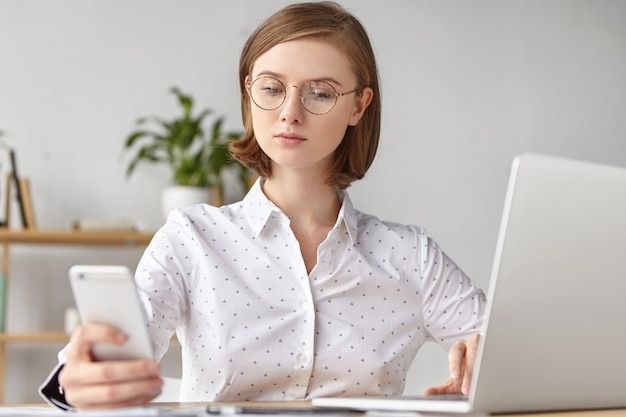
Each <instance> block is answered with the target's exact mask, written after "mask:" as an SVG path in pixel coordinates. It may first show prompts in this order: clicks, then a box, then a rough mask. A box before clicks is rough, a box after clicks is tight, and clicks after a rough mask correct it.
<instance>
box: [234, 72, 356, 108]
mask: <svg viewBox="0 0 626 417" xmlns="http://www.w3.org/2000/svg"><path fill="white" fill-rule="evenodd" d="M262 78H270V79H272V80H276V81H278V82H279V83H280V85H282V86H283V87H284V91H283V99H282V101H281V102H280V104H279V105H278V106H276V107H274V108H273V109H266V108H264V107H261V106H259V104H258V103H257V102H256V101H255V100H254V97H253V96H252V84H254V83H255V82H257V81H258V80H260V79H262ZM313 82H322V83H325V84H328V85H329V86H330V88H332V89H333V91H334V92H335V93H334V95H333V96H334V97H335V102H334V103H333V105H332V106H331V107H330V109H328V110H326V111H325V112H324V113H314V112H312V111H311V110H309V109H308V108H307V107H306V106H305V105H304V100H305V97H302V87H304V86H306V85H308V84H310V83H313ZM290 87H295V88H296V89H297V90H298V91H299V93H300V94H299V97H300V104H301V105H302V107H303V108H304V110H306V111H307V112H309V113H311V114H314V115H316V116H323V115H325V114H328V113H330V112H331V111H332V109H334V108H335V106H336V105H337V100H338V99H339V97H343V96H345V95H348V94H352V93H356V92H357V91H358V90H359V88H358V87H355V88H354V89H353V90H350V91H346V92H345V93H342V92H339V91H337V89H336V88H335V86H333V85H332V84H331V83H329V82H327V81H324V80H309V81H307V82H305V83H304V84H302V87H298V86H297V85H295V84H291V85H288V86H285V83H283V82H282V81H281V80H279V79H278V78H276V77H272V76H271V75H261V76H259V77H257V78H255V79H254V80H249V79H248V80H247V81H246V90H248V94H249V95H250V100H251V101H252V102H253V103H254V105H255V106H257V107H258V108H259V109H261V110H265V111H274V110H276V109H278V108H279V107H280V106H282V105H283V104H285V100H287V89H288V88H290Z"/></svg>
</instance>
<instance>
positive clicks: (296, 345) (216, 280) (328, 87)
mask: <svg viewBox="0 0 626 417" xmlns="http://www.w3.org/2000/svg"><path fill="white" fill-rule="evenodd" d="M240 82H241V99H242V111H243V119H244V125H245V128H246V135H245V137H244V138H243V139H242V140H241V141H238V142H237V143H235V144H234V146H233V154H234V156H235V157H236V158H237V159H239V160H240V161H242V162H243V163H245V164H246V165H248V166H250V167H251V168H253V169H254V170H255V171H256V172H257V173H258V174H259V176H260V179H259V180H258V181H257V182H256V184H255V185H254V186H253V188H252V189H251V190H250V192H249V193H248V195H247V196H246V197H245V198H244V200H243V201H241V202H239V203H235V204H232V205H229V206H226V207H222V208H215V207H211V206H208V205H198V206H194V207H189V208H185V209H182V210H175V211H174V212H172V213H171V214H170V216H169V218H168V220H167V222H166V224H165V225H164V226H163V227H162V228H161V229H160V230H159V231H158V232H157V234H156V235H155V237H154V239H153V241H152V242H151V244H150V245H149V247H148V248H147V250H146V252H145V254H144V256H143V257H142V259H141V261H140V263H139V265H138V268H137V271H136V277H135V278H136V281H137V284H138V287H139V289H140V291H141V293H142V296H143V299H144V302H145V306H146V309H147V311H148V313H149V329H150V333H151V336H152V339H153V344H154V346H155V350H156V359H158V358H160V357H161V356H162V355H163V353H164V352H165V351H166V350H167V347H168V343H169V340H170V339H171V337H172V335H173V333H174V332H176V333H177V336H178V338H179V340H180V342H181V344H182V346H183V378H182V386H181V397H180V400H181V401H216V400H221V401H223V400H241V401H242V400H294V399H307V398H311V397H315V396H336V395H395V394H401V393H402V390H403V388H404V382H405V377H406V372H407V371H408V368H409V366H410V364H411V362H412V360H413V358H414V356H415V354H416V353H417V351H418V350H419V347H420V346H421V345H422V344H423V343H424V342H425V341H427V340H429V339H433V340H435V341H436V342H438V343H440V344H441V345H443V346H444V347H446V348H447V349H449V363H450V378H449V379H448V380H447V381H445V382H444V383H443V384H441V385H440V386H438V387H434V388H432V389H430V390H428V393H443V392H467V389H468V386H469V378H470V376H471V370H472V366H473V361H474V354H475V350H476V344H477V339H478V336H477V334H478V332H479V330H480V327H481V324H482V315H483V310H484V295H483V293H482V292H481V291H480V290H478V289H476V288H475V287H474V285H473V283H472V282H471V281H470V280H469V279H468V278H467V277H466V276H465V275H464V274H463V272H462V271H461V270H460V269H459V268H458V267H457V266H456V265H455V264H454V263H453V262H452V261H451V260H450V259H449V258H448V257H447V256H446V255H445V254H444V253H443V252H442V251H441V249H440V248H439V247H438V246H437V244H436V243H435V242H434V241H432V240H431V239H430V238H428V236H427V235H426V233H425V231H424V230H423V229H421V228H419V227H416V226H410V225H400V224H396V223H391V222H383V221H381V220H379V219H378V218H376V217H374V216H371V215H367V214H363V213H361V212H359V211H357V210H355V209H354V208H353V207H352V203H351V201H350V198H349V196H348V194H347V193H346V192H345V189H346V188H347V187H348V186H349V185H350V184H351V183H352V182H353V181H354V180H356V179H359V178H362V177H363V175H364V174H365V173H366V171H367V169H368V168H369V166H370V164H371V163H372V160H373V158H374V155H375V153H376V148H377V145H378V137H379V132H380V92H379V89H378V80H377V69H376V64H375V59H374V54H373V51H372V48H371V45H370V43H369V40H368V37H367V34H366V33H365V31H364V29H363V28H362V26H361V25H360V23H359V22H358V21H357V20H356V19H355V18H354V17H353V16H352V15H350V14H349V13H347V12H346V11H345V10H343V9H342V8H341V7H339V6H338V5H336V4H334V3H328V2H323V3H303V4H296V5H292V6H288V7H286V8H284V9H282V10H280V11H279V12H277V13H276V14H275V15H273V16H271V17H270V18H269V19H268V20H266V21H265V22H264V23H263V24H261V26H260V27H259V28H258V29H257V30H256V31H255V32H254V33H253V34H252V35H251V36H250V38H249V40H248V42H247V43H246V45H245V46H244V49H243V53H242V56H241V60H240ZM124 341H125V336H124V335H121V334H119V333H118V332H117V331H116V330H115V329H112V328H110V327H107V326H103V325H96V324H92V323H87V324H85V325H83V326H81V327H80V328H79V329H78V330H77V331H76V333H75V334H74V335H73V337H72V339H71V341H70V344H69V345H68V347H67V348H66V352H65V353H66V354H65V360H64V362H65V364H64V366H62V367H61V370H60V372H59V373H58V382H59V383H60V386H61V387H62V390H63V392H64V394H65V401H66V402H67V403H69V404H71V405H72V406H74V407H76V408H79V409H91V408H110V407H122V406H131V405H138V404H144V403H146V402H148V401H150V400H151V399H152V398H154V397H155V396H156V395H158V393H159V391H160V389H161V380H160V378H159V367H158V364H157V361H156V360H155V361H153V360H138V361H129V362H98V363H96V362H93V361H92V359H91V354H90V352H91V347H92V346H93V344H94V343H96V342H107V343H124Z"/></svg>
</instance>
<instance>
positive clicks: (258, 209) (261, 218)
mask: <svg viewBox="0 0 626 417" xmlns="http://www.w3.org/2000/svg"><path fill="white" fill-rule="evenodd" d="M261 182H262V179H261V178H258V179H257V180H256V181H255V183H254V185H253V186H252V187H251V188H250V191H248V194H247V195H246V196H245V197H244V199H243V201H242V203H243V212H244V215H245V217H246V219H247V220H248V223H249V224H250V227H251V228H252V231H253V232H254V235H255V236H258V235H259V233H261V231H262V230H263V228H264V227H265V225H266V224H267V222H268V220H269V219H270V218H271V216H272V213H275V212H277V213H282V210H281V209H280V208H278V207H277V206H276V205H275V204H274V203H272V201H271V200H270V199H269V198H267V196H266V195H265V193H264V192H263V189H262V188H261ZM339 197H340V198H341V201H342V204H341V209H340V210H339V216H338V217H337V222H336V223H335V227H334V229H339V228H340V227H341V224H342V223H344V224H345V226H346V230H347V231H348V236H350V240H351V242H352V244H353V245H354V244H355V243H356V236H357V226H358V217H359V212H358V211H356V210H355V209H354V207H353V206H352V200H350V196H349V195H348V193H347V192H346V191H342V192H341V194H340V196H339Z"/></svg>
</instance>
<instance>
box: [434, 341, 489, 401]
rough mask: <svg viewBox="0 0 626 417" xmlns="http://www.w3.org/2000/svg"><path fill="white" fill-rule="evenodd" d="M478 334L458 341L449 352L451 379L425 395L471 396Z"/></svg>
mask: <svg viewBox="0 0 626 417" xmlns="http://www.w3.org/2000/svg"><path fill="white" fill-rule="evenodd" d="M479 338H480V336H479V335H478V334H474V335H472V336H471V337H470V338H469V339H467V340H459V341H457V342H456V343H455V344H454V345H453V346H452V347H451V348H450V351H449V352H448V365H449V369H450V377H449V378H448V379H447V380H446V381H444V382H443V383H442V384H441V385H438V386H436V387H432V388H428V389H427V390H426V391H424V394H425V395H437V394H465V395H467V394H469V389H470V383H471V381H472V372H473V371H474V362H475V361H476V352H477V350H478V339H479Z"/></svg>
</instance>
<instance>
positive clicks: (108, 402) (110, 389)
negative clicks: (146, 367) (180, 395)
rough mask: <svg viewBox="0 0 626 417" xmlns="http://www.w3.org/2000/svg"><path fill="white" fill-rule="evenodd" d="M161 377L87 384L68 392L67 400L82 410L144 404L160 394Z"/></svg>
mask: <svg viewBox="0 0 626 417" xmlns="http://www.w3.org/2000/svg"><path fill="white" fill-rule="evenodd" d="M162 387H163V381H162V380H161V378H159V377H158V376H157V377H153V378H148V379H142V380H133V381H128V382H122V383H116V384H98V385H86V386H82V387H80V388H77V389H73V390H71V391H70V392H68V393H66V396H65V398H66V400H67V401H68V402H69V403H70V404H72V405H73V406H74V407H76V408H78V409H80V410H89V409H104V408H119V407H130V406H137V405H143V404H146V403H147V402H149V401H150V400H152V399H154V398H155V397H156V396H157V395H159V394H160V392H161V389H162Z"/></svg>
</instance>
